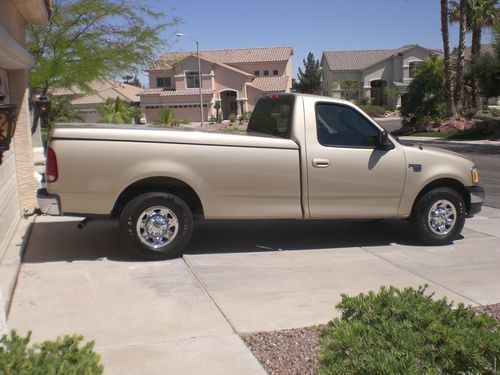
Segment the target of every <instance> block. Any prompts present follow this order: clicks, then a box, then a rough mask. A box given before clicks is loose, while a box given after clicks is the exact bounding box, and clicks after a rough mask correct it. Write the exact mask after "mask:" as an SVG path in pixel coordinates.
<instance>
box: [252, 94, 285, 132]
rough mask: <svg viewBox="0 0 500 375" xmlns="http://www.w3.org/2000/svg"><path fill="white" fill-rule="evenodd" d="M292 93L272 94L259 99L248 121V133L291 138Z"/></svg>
mask: <svg viewBox="0 0 500 375" xmlns="http://www.w3.org/2000/svg"><path fill="white" fill-rule="evenodd" d="M293 100H294V97H293V96H292V95H270V96H265V97H262V98H260V99H259V101H258V102H257V105H256V106H255V109H254V110H253V112H252V116H251V117H250V121H249V123H248V129H247V132H248V133H257V134H266V135H272V136H276V137H281V138H290V123H291V114H292V112H293V111H292V109H293Z"/></svg>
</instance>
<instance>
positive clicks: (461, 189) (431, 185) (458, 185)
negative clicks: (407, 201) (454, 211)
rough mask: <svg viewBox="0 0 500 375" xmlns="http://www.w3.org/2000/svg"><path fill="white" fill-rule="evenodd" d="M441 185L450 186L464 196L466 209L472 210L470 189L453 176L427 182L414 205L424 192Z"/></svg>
mask: <svg viewBox="0 0 500 375" xmlns="http://www.w3.org/2000/svg"><path fill="white" fill-rule="evenodd" d="M440 187H448V188H450V189H453V190H455V191H456V192H457V193H458V194H460V195H461V196H462V199H463V200H464V203H465V209H466V211H467V212H469V211H470V209H471V200H470V194H469V190H467V188H466V187H465V186H464V185H463V184H462V183H461V182H460V181H457V180H454V179H452V178H441V179H439V180H435V181H432V182H431V183H429V184H427V185H426V186H425V187H424V188H423V189H422V190H421V191H420V193H419V194H418V196H417V198H415V201H414V202H413V207H415V204H416V203H417V202H418V201H419V200H420V198H421V197H422V196H423V195H424V194H426V193H427V192H429V191H431V190H432V189H436V188H440ZM412 211H413V210H412Z"/></svg>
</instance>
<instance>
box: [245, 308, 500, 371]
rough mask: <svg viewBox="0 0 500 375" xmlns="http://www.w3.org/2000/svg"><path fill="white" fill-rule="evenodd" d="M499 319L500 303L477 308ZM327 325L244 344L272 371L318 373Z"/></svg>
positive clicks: (265, 335) (261, 335) (262, 336)
mask: <svg viewBox="0 0 500 375" xmlns="http://www.w3.org/2000/svg"><path fill="white" fill-rule="evenodd" d="M474 310H475V311H477V312H478V313H484V314H488V315H490V316H491V317H493V318H495V319H496V320H499V321H500V303H497V304H494V305H487V306H479V307H476V308H474ZM323 327H324V326H312V327H305V328H297V329H285V330H282V331H272V332H259V333H254V334H249V335H244V336H243V337H242V338H243V340H244V341H245V344H246V345H247V346H248V348H249V349H250V350H251V351H252V353H253V355H254V356H255V357H256V358H257V360H258V361H259V362H260V364H261V365H262V367H264V369H265V370H266V371H267V373H268V374H270V375H299V374H304V375H305V374H316V372H317V371H318V369H319V363H318V355H319V345H318V336H319V332H320V330H321V329H322V328H323Z"/></svg>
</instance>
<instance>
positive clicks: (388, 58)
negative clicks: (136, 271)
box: [321, 44, 439, 108]
mask: <svg viewBox="0 0 500 375" xmlns="http://www.w3.org/2000/svg"><path fill="white" fill-rule="evenodd" d="M435 54H439V51H437V50H433V49H429V48H424V47H421V46H419V45H417V44H411V45H405V46H403V47H401V48H396V49H386V50H359V51H325V52H323V55H322V57H321V67H322V70H323V84H324V86H323V94H324V95H327V96H333V97H335V98H342V99H347V100H356V101H361V100H362V99H364V98H366V99H370V100H371V103H372V104H374V105H380V106H389V107H392V108H395V107H399V106H401V96H398V97H391V96H388V95H386V93H385V92H384V89H385V88H386V87H389V88H397V89H399V90H400V92H402V93H404V92H405V91H406V89H407V87H408V85H409V84H410V82H411V81H412V80H413V77H414V74H415V72H416V68H417V65H418V64H419V63H420V62H421V61H423V60H424V59H426V58H427V57H429V56H430V55H435ZM346 87H348V88H349V90H346Z"/></svg>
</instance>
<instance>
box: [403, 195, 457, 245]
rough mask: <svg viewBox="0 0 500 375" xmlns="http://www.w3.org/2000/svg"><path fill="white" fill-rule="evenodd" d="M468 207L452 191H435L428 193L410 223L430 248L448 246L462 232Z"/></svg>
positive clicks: (419, 238) (418, 204) (415, 207)
mask: <svg viewBox="0 0 500 375" xmlns="http://www.w3.org/2000/svg"><path fill="white" fill-rule="evenodd" d="M465 217H466V211H465V204H464V200H463V199H462V197H461V196H460V194H459V193H458V192H457V191H456V190H453V189H451V188H447V187H441V188H435V189H432V190H430V191H428V192H427V193H425V194H424V195H423V196H422V197H421V198H420V199H419V200H418V201H417V202H416V203H415V206H414V207H413V212H412V215H411V217H410V223H411V226H412V228H413V229H414V231H415V235H416V237H417V239H418V240H420V241H421V242H423V243H425V244H427V245H446V244H449V243H450V242H451V241H453V240H454V239H455V238H456V237H457V236H458V235H459V234H460V232H462V229H463V227H464V224H465Z"/></svg>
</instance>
